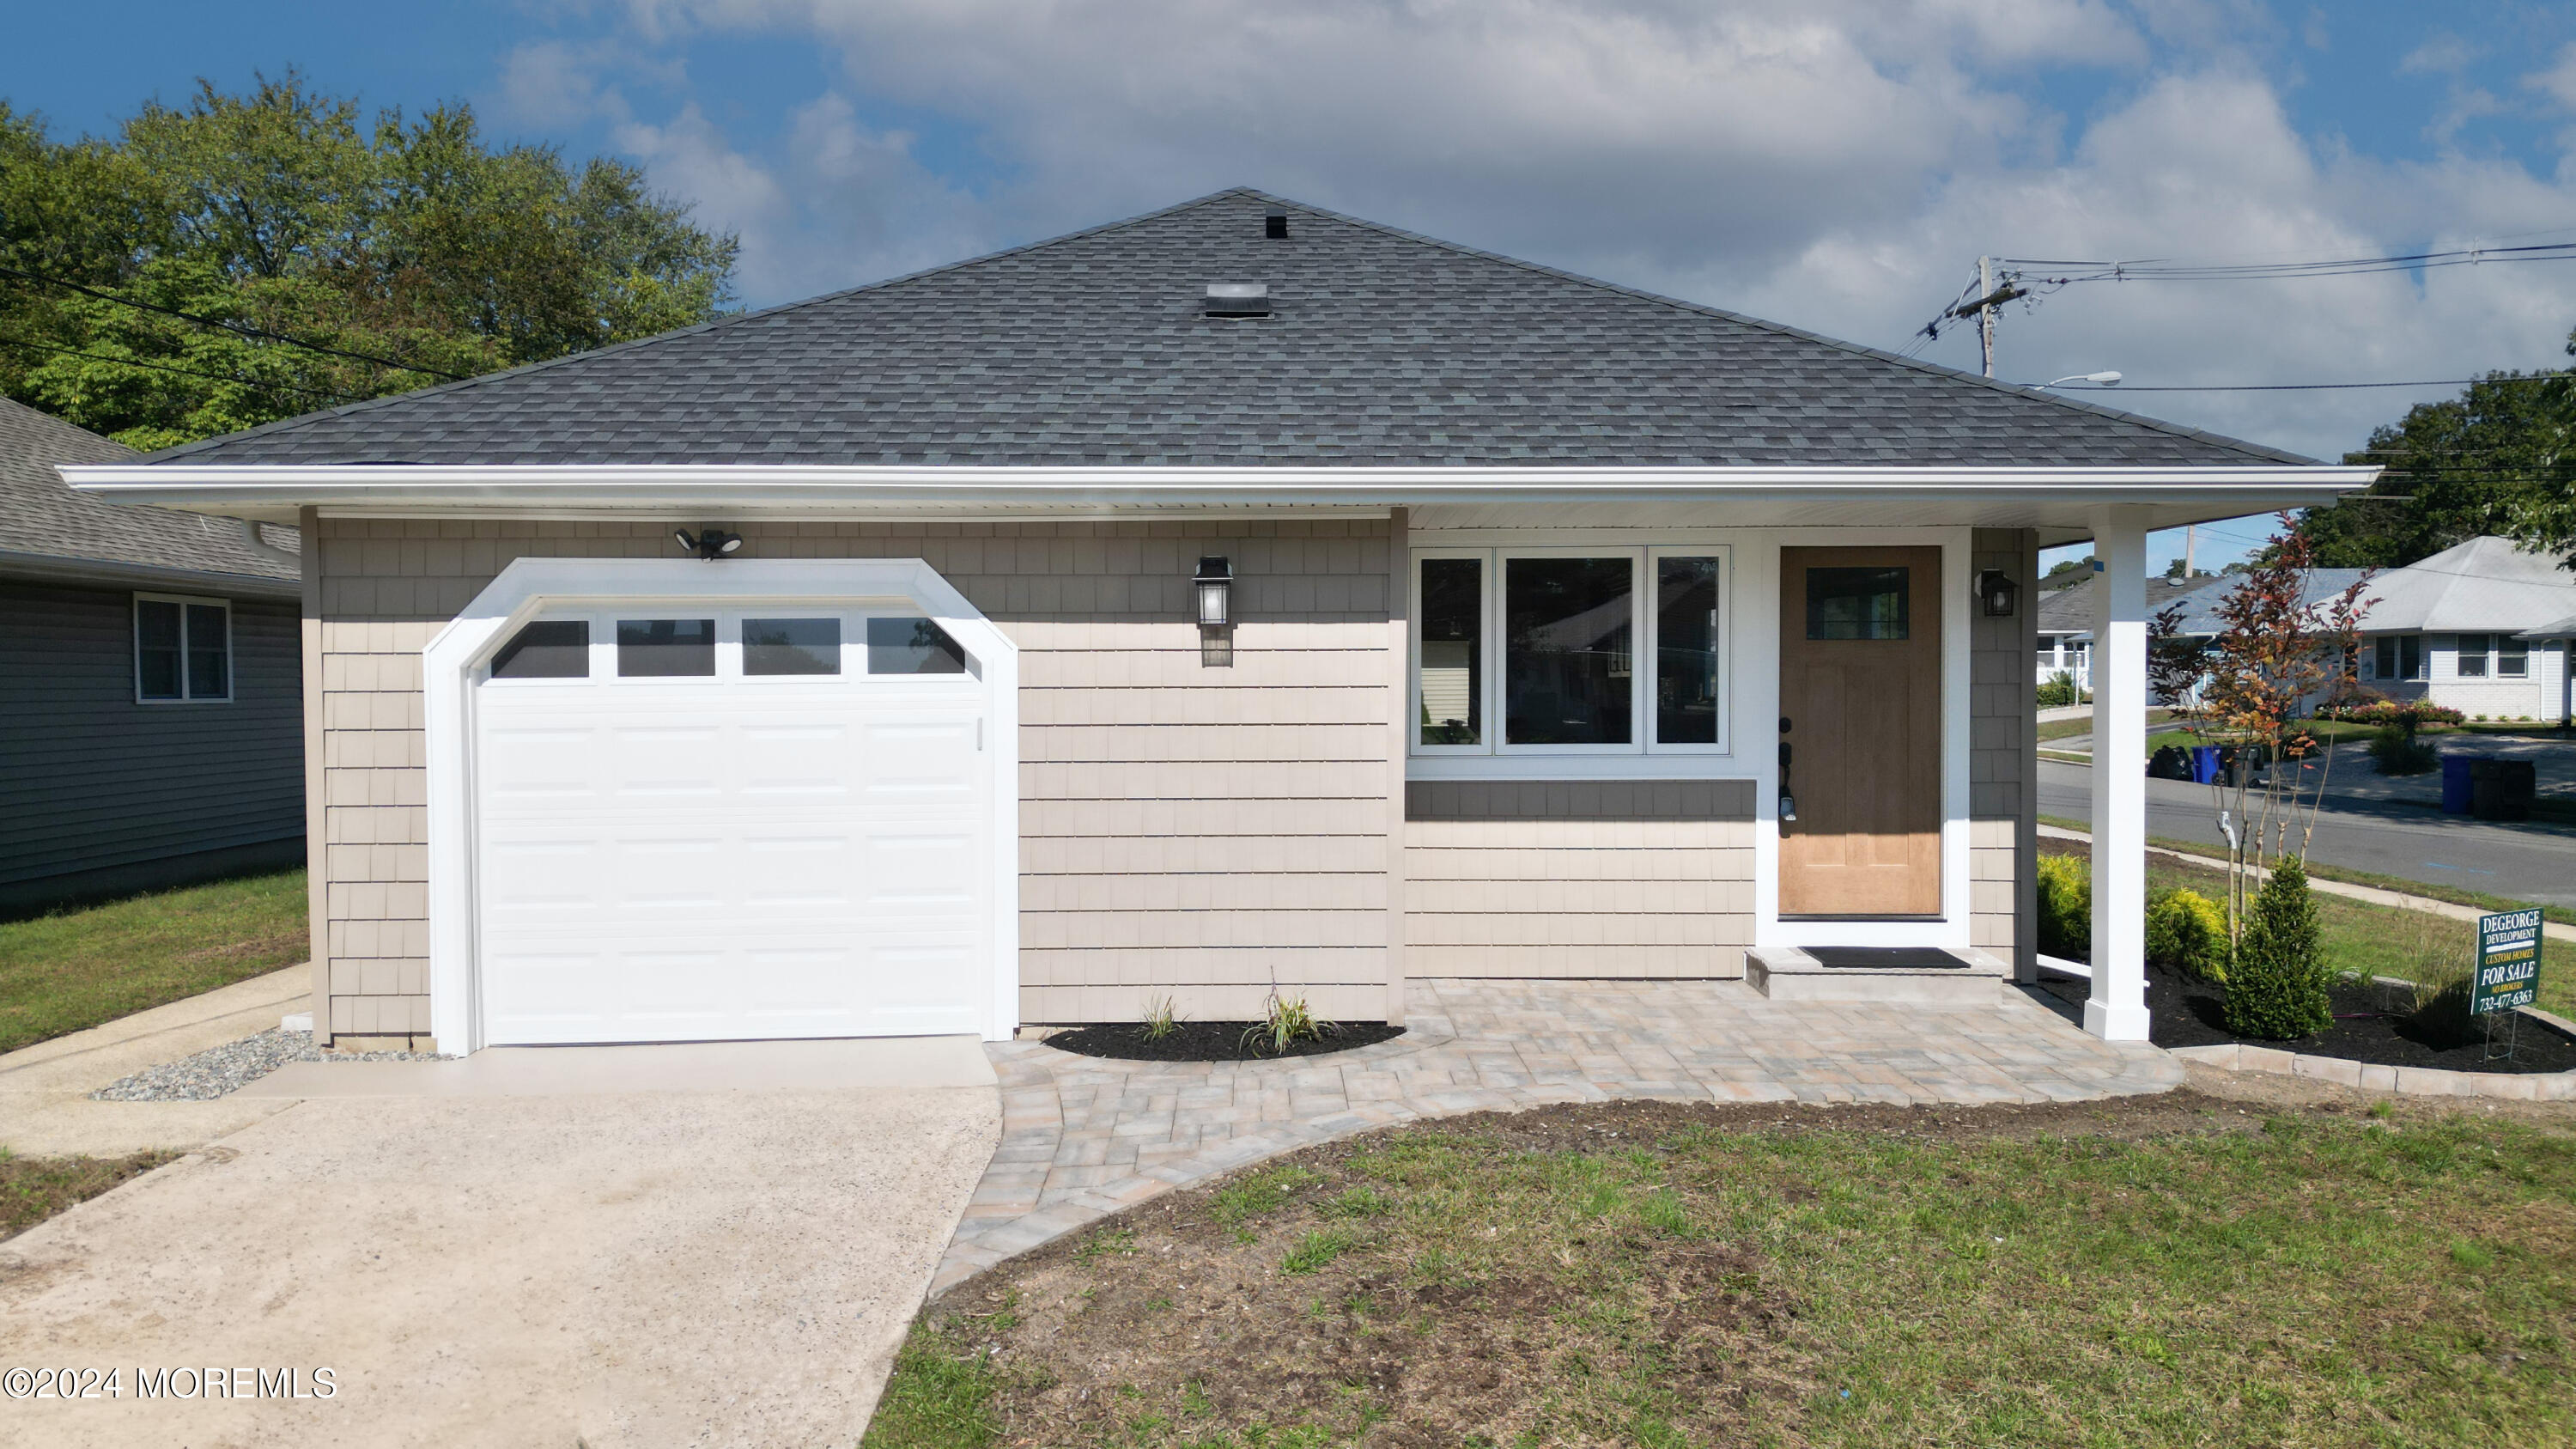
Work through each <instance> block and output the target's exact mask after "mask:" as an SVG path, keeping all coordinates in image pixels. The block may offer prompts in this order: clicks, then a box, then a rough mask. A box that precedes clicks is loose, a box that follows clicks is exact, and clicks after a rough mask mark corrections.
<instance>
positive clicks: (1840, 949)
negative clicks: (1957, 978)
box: [1807, 946, 1968, 971]
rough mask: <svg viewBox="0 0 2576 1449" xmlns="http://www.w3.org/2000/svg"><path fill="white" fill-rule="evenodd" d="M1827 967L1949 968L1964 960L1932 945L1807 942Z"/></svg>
mask: <svg viewBox="0 0 2576 1449" xmlns="http://www.w3.org/2000/svg"><path fill="white" fill-rule="evenodd" d="M1807 954H1808V955H1810V956H1813V957H1815V958H1816V964H1817V965H1819V966H1822V967H1824V968H1825V969H1826V970H1828V971H1953V970H1965V969H1967V965H1968V963H1967V962H1965V961H1962V960H1960V959H1959V958H1958V957H1956V956H1953V955H1951V954H1950V953H1949V952H1947V951H1944V950H1941V949H1940V948H1938V947H1934V946H1809V947H1808V948H1807Z"/></svg>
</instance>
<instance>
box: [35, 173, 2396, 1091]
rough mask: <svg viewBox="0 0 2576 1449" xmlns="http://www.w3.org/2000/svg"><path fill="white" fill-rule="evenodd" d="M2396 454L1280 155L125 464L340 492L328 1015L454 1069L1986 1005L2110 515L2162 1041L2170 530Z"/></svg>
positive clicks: (242, 490)
mask: <svg viewBox="0 0 2576 1449" xmlns="http://www.w3.org/2000/svg"><path fill="white" fill-rule="evenodd" d="M2377 472H2378V470H2376V469H2373V468H2350V467H2339V466H2327V465H2320V464H2317V463H2314V462H2313V461H2311V460H2309V459H2305V458H2301V457H2298V456H2296V455H2293V454H2288V453H2283V452H2280V451H2278V450H2275V449H2271V448H2266V447H2262V446H2259V445H2257V444H2253V443H2245V442H2239V441H2235V440H2232V439H2227V438H2220V437H2216V436H2213V435H2210V434H2207V433H2203V432H2199V431H2196V430H2193V429H2189V428H2183V427H2178V426H2175V425H2172V424H2169V423H2163V422H2158V421H2155V420H2152V419H2147V418H2140V417H2136V416H2132V415H2129V414H2125V413H2118V412H2113V411H2110V410H2107V409H2103V408H2099V407H2094V406H2091V405H2089V404H2086V403H2082V402H2078V401H2074V400H2071V399H2064V398H2057V397H2051V396H2046V395H2042V394H2034V393H2032V392H2031V391H2029V390H2028V389H2025V388H2014V387H2007V386H2003V385H2001V384H1998V383H1995V382H1993V381H1990V380H1988V379H1985V378H1980V377H1974V376H1969V375H1966V374H1963V373H1960V372H1956V371H1953V370H1950V369H1947V368H1941V367H1934V366H1930V365H1927V364H1924V363H1920V362H1914V361H1910V360H1907V359H1905V358H1901V357H1897V356H1895V355H1893V354H1890V353H1887V352H1883V351H1879V350H1875V349H1871V348H1866V347H1860V346H1856V345H1853V344H1850V343H1844V342H1837V341H1834V340H1832V339H1829V338H1823V337H1818V336H1815V335H1813V334H1811V333H1805V332H1799V331H1796V330H1794V329H1791V328H1787V327H1782V326H1778V325H1776V324H1772V323H1766V322H1761V321H1757V320H1755V319H1752V318H1747V317H1742V316H1738V315H1735V314H1732V313H1727V312H1722V311H1718V310H1716V309H1714V308H1710V307H1704V306H1697V305H1693V304H1689V303H1684V302H1678V301H1674V300H1672V299H1669V298H1663V297H1656V296H1651V295H1647V294H1644V293H1640V292H1637V291H1634V290H1631V289H1628V288H1624V287H1617V286H1611V285H1608V284H1605V283H1602V282H1598V281H1593V280H1590V279H1587V278H1583V277H1578V276H1573V275H1569V274H1567V273H1564V272H1560V271H1555V270H1552V269H1549V268H1546V267H1541V266H1535V265H1532V264H1529V263H1526V262H1519V261H1514V260H1512V259H1509V258H1505V257H1498V256H1494V255H1491V254H1489V253H1484V252H1479V251H1475V250H1472V249H1470V248H1466V247H1461V246H1456V245H1452V244H1449V243H1445V242H1440V241H1435V240H1432V239H1430V238H1426V237H1421V236H1415V235H1411V234H1408V233H1405V232H1401V231H1398V230H1395V229H1393V228H1390V227H1385V226H1380V225H1376V224H1374V223H1370V222H1366V221H1362V220H1358V219H1355V218H1351V217H1345V216H1337V215H1334V214H1332V213H1329V212H1324V211H1320V210H1316V209H1313V208H1309V207H1303V206H1296V205H1291V204H1288V203H1285V202H1280V201H1277V200H1274V199H1272V198H1270V197H1266V196H1263V195H1260V194H1259V193H1256V192H1250V191H1229V192H1225V193H1221V194H1219V195H1216V196H1211V197H1206V198H1202V199H1200V200H1197V201H1193V202H1189V203H1186V204H1183V205H1180V206H1176V207H1173V208H1170V209H1168V210H1165V211H1160V212H1156V213H1153V214H1151V215H1148V216H1142V217H1137V218H1134V219H1131V220H1128V221H1123V222H1119V223H1116V224H1114V225H1109V226H1103V227H1098V228H1095V229H1092V230H1089V231H1085V232H1080V233H1076V234H1074V235H1071V236H1065V237H1059V238H1056V239H1054V240H1051V241H1046V242H1040V243H1037V244H1034V245H1031V246H1026V247H1022V248H1019V249H1016V250H1014V251H1010V252H1005V253H1001V254H999V255H995V256H991V257H985V258H982V259H980V260H975V261H968V262H962V263H959V264H957V265H954V266H948V267H942V268H939V269H936V270H933V271H929V272H924V273H921V274H919V275H916V276H911V277H905V278H900V279H897V280H894V281H889V282H884V283H879V284H876V285H872V286H867V287H860V288H856V289H854V290H851V291H848V292H843V293H839V294H836V295H833V296H828V297H822V298H817V299H814V300H812V301H808V302H802V303H798V304H795V305H792V306H785V307H777V308H772V309H770V310H767V311H763V312H755V313H750V314H748V315H744V316H740V317H732V318H727V319H724V320H722V321H718V322H715V323H711V324H708V325H705V326H700V327H693V328H689V329H686V330H683V331H679V332H674V333H670V334H668V335H665V336H661V337H656V338H651V339H647V340H644V341H640V342H633V343H628V344H624V345H622V346H617V347H610V348H603V349H601V350H599V351H597V352H592V353H586V354H583V355H580V356H576V357H570V358H565V359H561V360H558V361H554V362H548V363H543V364H539V365H536V366H532V367H526V368H521V369H518V370H516V371H513V372H505V373H499V374H495V375H493V376H490V377H484V378H477V379H474V380H472V381H470V382H463V383H458V384H454V385H451V386H445V387H438V388H430V389H424V390H422V391H420V392H416V393H410V394H406V395H403V396H401V397H395V398H388V399H383V400H379V401H376V402H371V403H365V404H361V405H358V406H354V407H348V408H343V409H339V410H337V411H333V412H328V413H321V414H316V415H313V416H310V417H305V418H298V419H293V420H289V421H285V422H281V423H276V424H272V425H270V426H268V427H264V428H260V429H257V430H255V431H252V432H248V433H243V434H238V435H236V436H233V437H228V438H219V439H213V440H209V441H207V442H204V443H200V444H195V445H191V446H189V447H185V448H178V449H173V450H171V451H169V452H166V453H161V454H156V455H154V456H152V457H150V458H144V459H138V460H132V461H129V462H121V463H108V464H93V465H88V466H75V467H70V468H67V469H65V473H66V476H67V477H68V478H69V479H70V480H71V481H72V482H73V484H74V485H75V486H77V487H79V488H81V489H82V490H84V491H88V492H92V493H95V494H97V495H99V496H101V497H113V498H116V499H118V500H120V501H126V502H133V503H153V504H162V505H167V506H178V507H183V508H187V509H189V510H191V511H194V512H201V513H207V514H213V515H217V516H221V517H228V518H245V517H248V518H259V519H265V520H268V521H271V522H276V523H301V524H302V526H303V527H304V530H305V538H306V540H307V544H308V547H307V548H306V550H305V559H306V570H305V575H304V581H305V594H304V598H305V609H306V615H305V620H306V631H305V636H304V637H305V639H306V648H307V650H308V651H309V652H308V655H307V665H306V672H307V674H308V676H309V677H311V678H312V679H313V680H314V681H315V682H316V688H317V691H318V693H319V699H318V702H317V704H316V707H315V709H314V710H313V712H312V713H311V714H309V715H308V716H307V719H308V721H309V727H310V729H311V731H312V733H311V736H310V738H311V741H312V743H311V746H310V754H311V757H312V758H313V759H314V760H315V761H316V764H317V768H318V769H319V771H320V776H321V778H322V780H323V782H324V783H323V785H322V786H321V788H320V789H318V790H317V792H316V793H317V794H318V795H319V796H320V797H321V801H322V804H321V809H320V810H319V812H318V814H319V819H320V820H321V822H322V823H321V826H320V828H319V830H318V831H317V834H316V836H315V838H314V840H313V842H312V848H313V849H312V856H313V862H314V874H313V886H314V890H315V915H316V928H317V929H316V937H315V941H314V960H315V973H316V974H315V983H314V984H315V1001H314V1004H315V1008H316V1011H317V1023H316V1024H317V1026H319V1027H320V1028H321V1029H322V1030H323V1031H324V1033H326V1034H327V1035H328V1036H329V1037H330V1038H332V1039H333V1041H334V1044H335V1045H339V1046H348V1045H366V1044H368V1043H370V1042H401V1041H406V1040H407V1041H410V1042H412V1043H413V1044H415V1045H417V1044H418V1043H419V1041H420V1039H421V1038H423V1037H429V1038H434V1039H435V1043H436V1045H437V1047H438V1048H439V1049H440V1050H443V1051H450V1052H466V1051H473V1050H477V1049H479V1048H482V1047H485V1046H503V1045H536V1044H547V1043H565V1042H618V1041H656V1040H659V1041H672V1040H709V1039H725V1038H734V1039H755V1040H757V1039H769V1038H783V1037H830V1036H866V1035H907V1034H925V1033H943V1032H971V1033H975V1034H978V1035H982V1036H985V1037H988V1038H1001V1037H1007V1036H1009V1035H1011V1034H1012V1033H1013V1032H1014V1031H1015V1030H1017V1029H1018V1028H1020V1027H1021V1026H1023V1025H1026V1024H1035V1023H1062V1022H1078V1021H1102V1020H1122V1019H1125V1020H1132V1019H1135V1018H1136V1017H1137V1016H1138V1015H1139V1014H1140V1013H1142V1012H1143V1011H1144V1010H1145V1009H1146V1008H1147V1007H1148V1006H1149V1005H1151V1004H1152V1003H1155V1002H1157V1001H1168V1002H1170V1003H1172V1004H1173V1005H1174V1006H1176V1007H1177V1008H1178V1009H1179V1010H1181V1011H1183V1012H1186V1013H1188V1014H1189V1015H1190V1016H1192V1017H1194V1018H1197V1019H1199V1020H1219V1019H1227V1018H1238V1017H1248V1016H1252V1015H1255V1014H1257V1013H1258V1012H1259V1011H1260V1010H1261V1008H1262V1004H1263V1001H1264V999H1265V998H1267V997H1268V996H1270V995H1271V994H1272V993H1273V992H1274V991H1275V992H1278V993H1280V994H1282V995H1285V996H1291V997H1302V998H1304V999H1306V1000H1307V1002H1308V1003H1309V1004H1310V1005H1311V1006H1312V1008H1313V1009H1314V1010H1316V1011H1317V1012H1318V1013H1320V1014H1321V1015H1324V1016H1327V1017H1331V1018H1336V1019H1340V1020H1345V1021H1355V1020H1376V1019H1380V1018H1384V1019H1388V1020H1399V1021H1400V1020H1402V1019H1403V1016H1404V1013H1405V1003H1406V1000H1407V995H1408V983H1409V982H1413V981H1418V980H1422V979H1425V978H1447V979H1449V980H1453V981H1468V982H1472V981H1479V980H1508V979H1510V978H1516V977H1517V978H1531V977H1626V978H1667V979H1669V978H1716V979H1735V978H1748V979H1750V980H1751V981H1752V982H1754V983H1755V986H1756V989H1762V990H1770V991H1775V992H1783V993H1791V994H1795V993H1802V992H1825V993H1840V994H1841V995H1842V999H1852V997H1854V996H1858V997H1862V998H1865V999H1876V1000H1912V1001H1922V1000H1924V999H1925V998H1926V996H1927V995H1930V996H1935V997H1940V998H1943V999H1950V998H1952V997H1953V996H1954V995H1964V996H1967V997H1969V998H1971V999H1973V997H1974V995H1975V994H1976V993H1977V992H1978V991H1979V990H1982V992H1983V994H1984V996H1985V998H1986V999H1988V1000H1991V999H1993V997H1994V995H1995V993H1996V991H1997V989H1998V987H1997V980H1998V978H1999V977H2000V976H2002V975H2003V974H2005V973H2008V972H2012V971H2016V970H2018V971H2022V972H2026V973H2027V972H2035V971H2036V969H2037V957H2036V954H2035V953H2036V942H2035V934H2034V931H2033V926H2032V922H2033V919H2034V917H2033V911H2034V909H2035V900H2036V894H2035V887H2034V885H2033V878H2034V877H2033V871H2034V867H2033V864H2032V862H2033V858H2034V854H2035V850H2036V832H2037V829H2038V817H2037V810H2038V804H2039V798H2038V791H2037V788H2036V786H2037V758H2036V754H2035V740H2034V736H2033V734H2032V727H2031V705H2030V676H2029V669H2030V663H2029V661H2030V659H2031V658H2032V650H2033V648H2034V646H2035V641H2036V635H2035V633H2034V631H2033V630H2032V627H2031V625H2032V618H2033V613H2034V609H2033V604H2032V603H2031V601H2030V600H2029V599H2028V598H2027V596H2026V591H2027V590H2028V588H2029V585H2030V583H2031V581H2032V579H2033V578H2034V577H2035V575H2036V572H2037V567H2036V566H2037V561H2038V558H2037V555H2038V550H2039V549H2041V548H2043V547H2053V546H2057V545H2060V544H2066V543H2071V542H2075V541H2078V540H2082V539H2087V538H2090V539H2092V540H2094V543H2095V549H2096V552H2097V555H2098V556H2099V557H2100V558H2102V559H2103V560H2104V562H2105V564H2106V567H2107V572H2106V573H2105V574H2104V575H2103V576H2102V581H2101V583H2100V585H2099V590H2100V593H2099V598H2100V603H2101V608H2100V610H2099V614H2098V617H2097V619H2096V621H2095V633H2096V635H2097V637H2098V639H2099V640H2100V642H2099V643H2098V644H2097V647H2096V657H2095V660H2094V668H2093V676H2094V688H2095V691H2096V696H2097V698H2098V699H2099V700H2100V701H2101V709H2102V714H2103V719H2104V725H2103V731H2102V736H2101V738H2100V741H2099V749H2100V750H2101V751H2102V752H2103V754H2104V755H2105V757H2106V758H2109V759H2120V758H2134V759H2136V760H2138V761H2140V762H2141V768H2137V769H2105V770H2099V771H2096V772H2095V776H2096V781H2095V788H2096V790H2097V791H2098V792H2099V794H2098V796H2097V801H2096V815H2095V826H2094V830H2095V833H2094V845H2093V860H2094V874H2093V880H2094V891H2095V900H2096V926H2095V929H2094V933H2093V956H2092V966H2093V971H2094V996H2093V999H2092V1001H2091V1002H2090V1003H2088V1005H2087V1008H2086V1022H2087V1025H2088V1026H2089V1027H2090V1028H2091V1029H2092V1030H2094V1031H2097V1032H2099V1033H2101V1034H2103V1035H2105V1036H2109V1037H2113V1038H2117V1039H2122V1040H2140V1039H2143V1038H2144V1037H2145V1035H2146V1027H2147V1018H2146V1011H2145V1004H2144V1003H2145V996H2144V992H2145V975H2144V969H2145V968H2144V941H2143V930H2144V920H2145V905H2146V895H2145V890H2146V878H2145V870H2146V835H2145V828H2146V794H2145V787H2146V777H2145V772H2144V769H2143V767H2142V766H2143V760H2144V756H2145V733H2144V732H2145V716H2146V711H2145V709H2144V707H2143V706H2144V704H2145V687H2146V613H2145V611H2144V608H2143V604H2144V595H2143V588H2144V584H2145V540H2146V536H2147V533H2148V532H2149V531H2150V530H2153V529H2157V528H2166V527H2179V526H2181V525H2183V524H2186V523H2191V522H2195V521H2202V520H2208V519H2214V518H2221V517H2232V516H2236V515H2241V514H2246V513H2255V512H2262V511H2267V510H2272V509H2279V508H2298V507H2308V506H2313V505H2318V504H2322V503H2325V502H2327V501H2328V500H2330V499H2332V498H2334V497H2336V496H2339V495H2340V494H2342V493H2344V492H2348V491H2350V490H2352V489H2355V488H2358V487H2361V486H2364V485H2366V484H2367V483H2368V482H2369V481H2370V480H2371V479H2372V478H2374V477H2376V476H2377ZM1793 755H1794V759H1793V758H1792V757H1793ZM1793 797H1794V798H1793ZM1790 806H1794V808H1784V807H1790ZM1815 947H1830V948H1852V949H1861V950H1864V951H1866V950H1868V949H1870V948H1881V949H1888V950H1889V951H1890V953H1891V954H1890V955H1888V956H1875V955H1865V956H1864V957H1862V958H1860V959H1861V960H1863V961H1864V963H1865V965H1864V967H1862V968H1859V969H1852V970H1842V969H1835V970H1827V969H1826V966H1825V964H1824V962H1823V961H1821V960H1819V959H1817V958H1816V957H1815V956H1814V954H1813V953H1812V952H1811V951H1810V949H1809V948H1815ZM1923 951H1935V952H1944V953H1948V954H1949V955H1951V956H1952V957H1954V958H1959V961H1960V964H1963V965H1965V966H1967V967H1968V968H1970V969H1967V970H1957V969H1945V968H1943V967H1931V966H1926V965H1924V964H1923V963H1922V959H1921V956H1920V954H1919V953H1921V952H1923ZM1832 955H1833V953H1831V952H1828V956H1829V957H1832ZM1833 959H1837V960H1839V959H1844V958H1840V957H1833ZM1784 983H1786V984H1784ZM1444 989H1445V988H1444ZM1468 989H1472V988H1468Z"/></svg>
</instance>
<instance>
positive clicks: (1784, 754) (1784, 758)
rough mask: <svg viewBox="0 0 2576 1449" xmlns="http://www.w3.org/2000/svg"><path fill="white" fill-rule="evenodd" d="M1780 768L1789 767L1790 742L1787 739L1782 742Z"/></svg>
mask: <svg viewBox="0 0 2576 1449" xmlns="http://www.w3.org/2000/svg"><path fill="white" fill-rule="evenodd" d="M1780 768H1781V769H1784V770H1785V769H1787V768H1789V742H1788V741H1787V740H1782V741H1781V742H1780Z"/></svg>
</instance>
